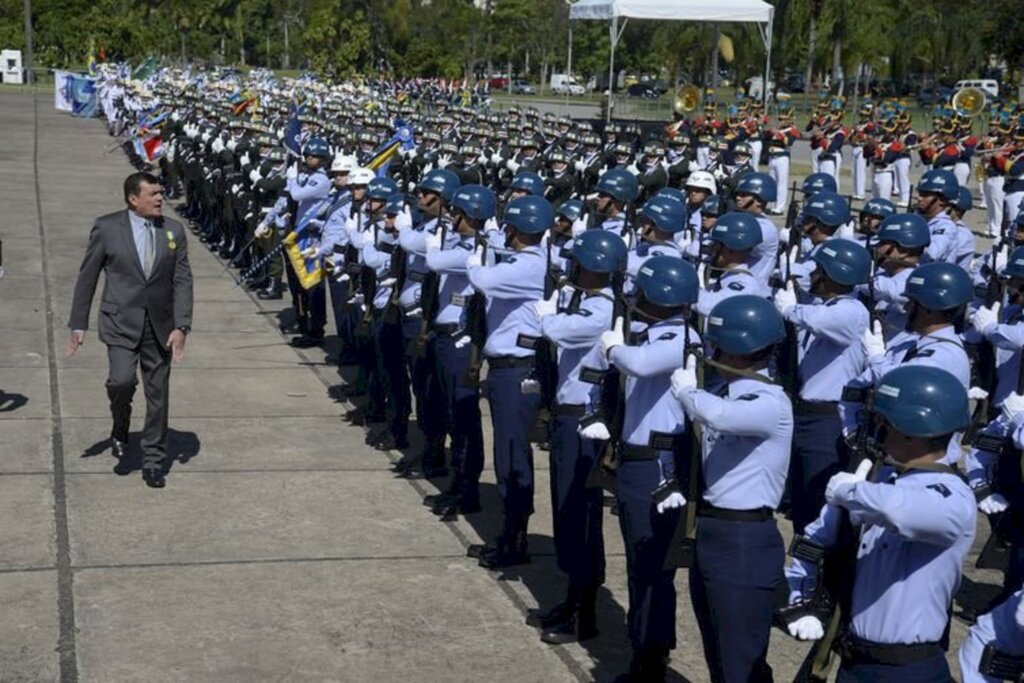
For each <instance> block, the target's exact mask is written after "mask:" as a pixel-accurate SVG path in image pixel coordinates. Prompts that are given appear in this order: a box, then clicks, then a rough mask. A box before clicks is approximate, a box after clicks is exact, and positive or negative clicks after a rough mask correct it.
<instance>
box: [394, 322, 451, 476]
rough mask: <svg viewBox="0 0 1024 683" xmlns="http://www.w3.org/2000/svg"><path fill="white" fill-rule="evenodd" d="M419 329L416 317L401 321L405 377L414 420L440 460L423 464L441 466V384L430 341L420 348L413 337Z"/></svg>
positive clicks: (442, 411)
mask: <svg viewBox="0 0 1024 683" xmlns="http://www.w3.org/2000/svg"><path fill="white" fill-rule="evenodd" d="M419 332H420V321H419V320H418V319H416V318H410V319H406V320H405V321H404V322H403V323H402V337H403V339H404V341H405V358H406V362H407V363H408V364H409V380H410V383H411V384H412V393H413V396H415V397H416V422H417V424H419V427H420V431H422V432H423V436H424V437H426V440H427V445H428V448H429V447H431V446H433V447H434V448H435V450H436V452H435V453H434V455H435V456H436V457H438V458H440V460H441V462H437V463H425V464H426V465H432V464H437V465H443V464H444V462H443V460H444V439H445V434H446V432H445V424H444V402H443V401H442V399H441V387H440V386H439V384H438V381H437V362H436V361H435V360H434V343H433V342H432V341H428V342H427V344H426V345H425V346H424V347H423V348H420V347H419V345H418V344H417V339H418V337H419Z"/></svg>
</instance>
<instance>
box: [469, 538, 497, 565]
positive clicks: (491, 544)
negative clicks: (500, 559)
mask: <svg viewBox="0 0 1024 683" xmlns="http://www.w3.org/2000/svg"><path fill="white" fill-rule="evenodd" d="M500 543H501V541H499V540H497V539H495V540H493V541H488V542H487V543H473V544H471V545H470V546H469V547H468V548H466V557H472V558H473V559H474V560H479V559H480V558H481V557H483V556H484V555H489V554H492V553H496V552H498V545H500Z"/></svg>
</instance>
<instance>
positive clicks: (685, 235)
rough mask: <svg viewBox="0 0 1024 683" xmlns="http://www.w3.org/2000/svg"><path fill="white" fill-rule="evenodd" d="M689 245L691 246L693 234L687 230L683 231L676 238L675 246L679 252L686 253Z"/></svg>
mask: <svg viewBox="0 0 1024 683" xmlns="http://www.w3.org/2000/svg"><path fill="white" fill-rule="evenodd" d="M691 244H693V234H692V233H691V232H690V231H689V230H683V231H682V232H680V233H679V234H678V236H677V237H676V246H677V247H679V251H686V249H687V247H689V246H690V245H691Z"/></svg>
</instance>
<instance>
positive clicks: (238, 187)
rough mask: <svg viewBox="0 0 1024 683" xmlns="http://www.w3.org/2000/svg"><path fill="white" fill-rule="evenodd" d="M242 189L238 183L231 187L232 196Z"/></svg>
mask: <svg viewBox="0 0 1024 683" xmlns="http://www.w3.org/2000/svg"><path fill="white" fill-rule="evenodd" d="M241 189H242V186H241V185H239V184H238V183H235V184H234V185H232V186H231V194H238V192H239V190H241Z"/></svg>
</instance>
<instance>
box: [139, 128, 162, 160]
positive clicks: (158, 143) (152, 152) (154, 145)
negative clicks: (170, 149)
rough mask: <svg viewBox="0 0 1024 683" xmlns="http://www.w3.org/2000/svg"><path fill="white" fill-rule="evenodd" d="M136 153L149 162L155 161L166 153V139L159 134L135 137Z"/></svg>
mask: <svg viewBox="0 0 1024 683" xmlns="http://www.w3.org/2000/svg"><path fill="white" fill-rule="evenodd" d="M134 146H135V153H136V154H138V155H139V158H141V159H143V160H144V161H148V162H149V163H153V162H154V161H156V160H157V159H159V158H160V157H162V156H163V155H164V140H163V138H161V137H160V136H159V135H154V136H152V137H149V138H145V139H143V138H141V137H137V138H135V143H134Z"/></svg>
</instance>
